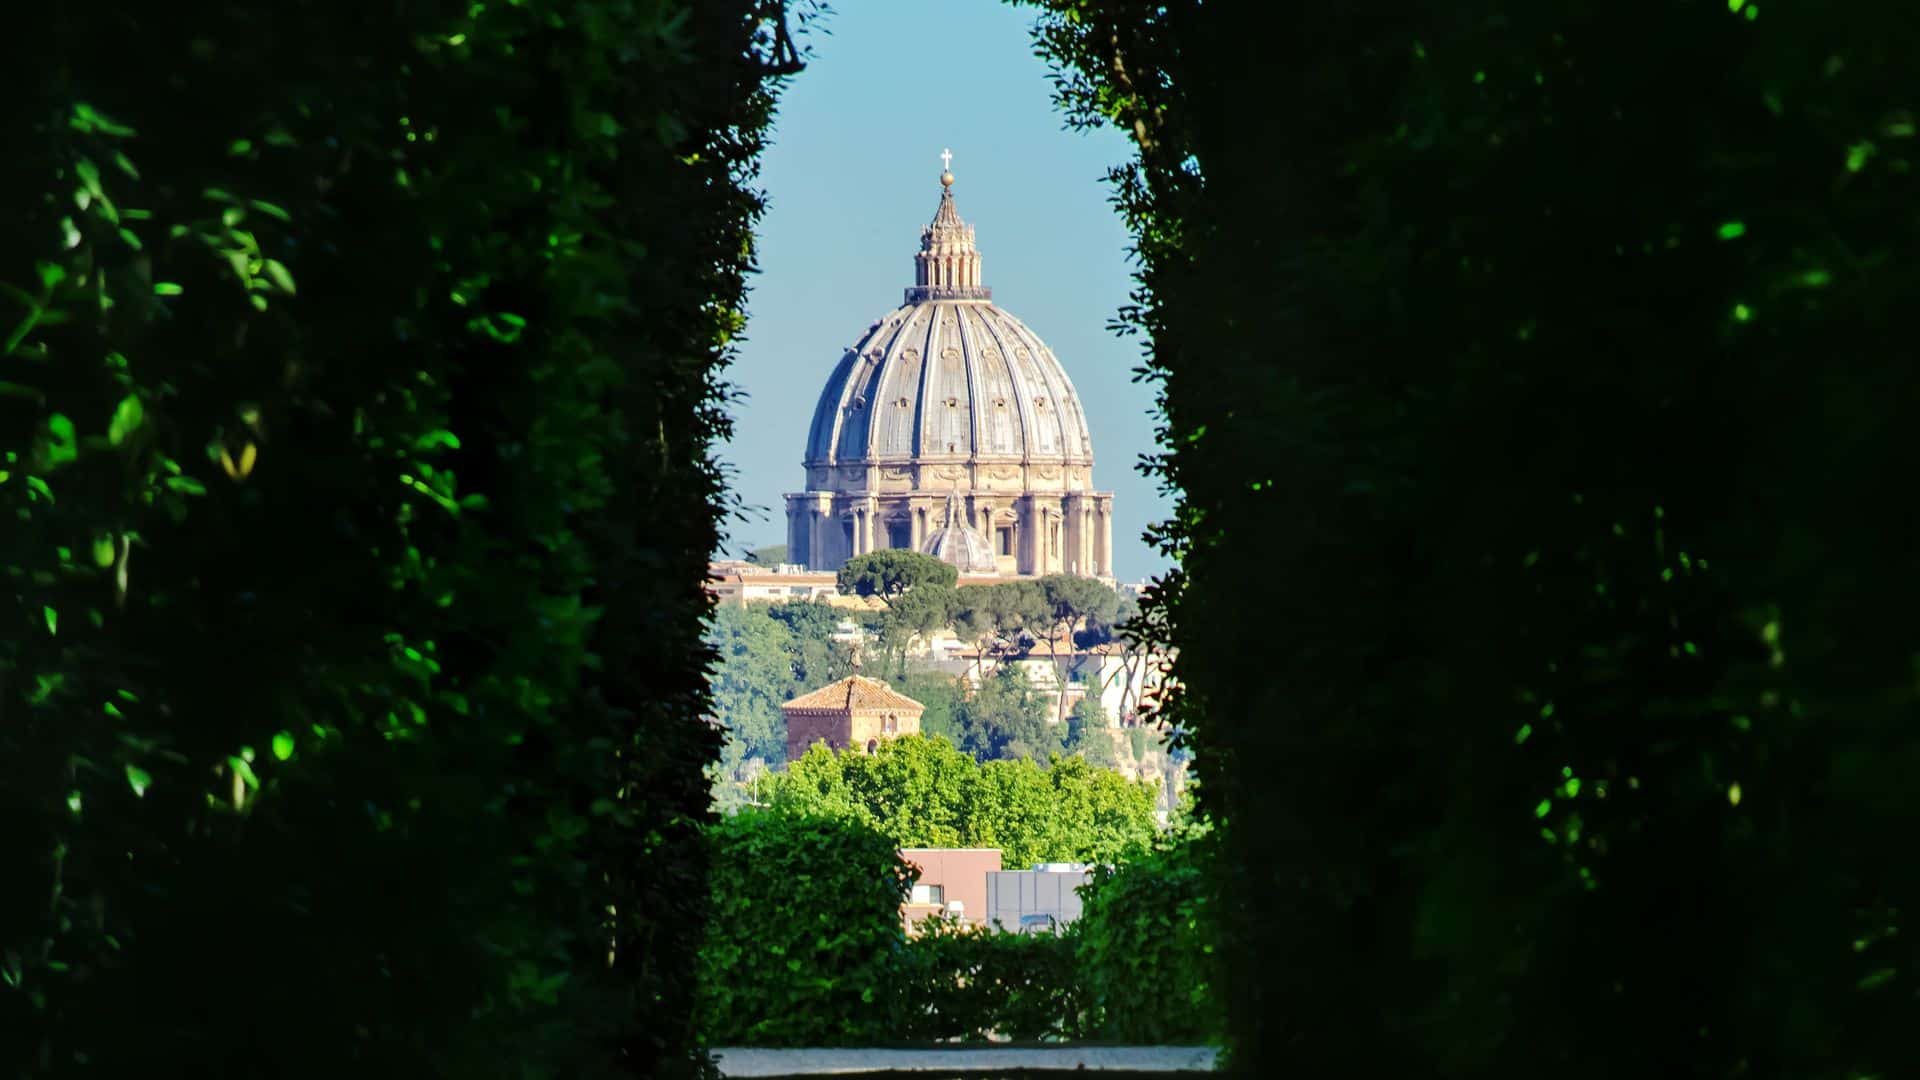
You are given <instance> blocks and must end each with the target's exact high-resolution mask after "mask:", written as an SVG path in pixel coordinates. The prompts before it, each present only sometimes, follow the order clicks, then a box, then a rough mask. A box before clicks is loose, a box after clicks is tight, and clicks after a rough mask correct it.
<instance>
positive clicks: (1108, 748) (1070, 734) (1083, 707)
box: [1065, 695, 1138, 769]
mask: <svg viewBox="0 0 1920 1080" xmlns="http://www.w3.org/2000/svg"><path fill="white" fill-rule="evenodd" d="M1136 730H1138V729H1136ZM1065 750H1066V752H1067V753H1069V754H1078V755H1080V756H1081V757H1083V758H1086V759H1087V764H1089V765H1092V766H1095V767H1096V768H1104V769H1110V768H1113V767H1114V766H1115V765H1117V764H1119V761H1118V759H1117V758H1116V757H1115V756H1114V753H1113V738H1112V737H1111V736H1110V735H1109V734H1108V727H1107V711H1106V710H1105V709H1103V708H1101V707H1100V701H1099V699H1098V698H1095V697H1093V696H1091V695H1089V696H1087V697H1083V698H1081V699H1080V700H1079V701H1076V702H1074V705H1073V711H1072V712H1071V713H1069V714H1068V715H1067V737H1066V743H1065Z"/></svg>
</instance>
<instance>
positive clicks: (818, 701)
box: [780, 675, 927, 714]
mask: <svg viewBox="0 0 1920 1080" xmlns="http://www.w3.org/2000/svg"><path fill="white" fill-rule="evenodd" d="M780 707H781V708H782V709H835V710H840V711H846V712H856V711H865V710H867V709H899V710H901V711H902V712H906V711H912V712H914V713H916V714H917V713H922V712H925V711H926V708H927V707H926V706H925V705H922V704H920V703H919V702H917V701H915V700H913V699H912V698H910V697H908V696H907V695H905V694H902V693H899V692H898V691H895V690H894V689H893V688H891V687H889V686H888V685H887V684H886V683H883V682H881V681H879V680H878V679H869V678H866V677H864V676H860V675H849V676H847V677H846V678H844V679H841V680H840V681H839V682H836V683H828V684H827V685H825V686H823V687H821V688H820V689H818V690H815V691H813V692H812V693H810V694H801V695H800V696H799V697H797V698H794V699H793V700H792V701H789V702H787V703H786V704H785V705H782V706H780Z"/></svg>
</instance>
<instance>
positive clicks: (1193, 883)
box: [1073, 837, 1222, 1043]
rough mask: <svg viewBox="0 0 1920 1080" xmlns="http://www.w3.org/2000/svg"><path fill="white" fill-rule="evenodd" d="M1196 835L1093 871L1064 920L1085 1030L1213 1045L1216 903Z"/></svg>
mask: <svg viewBox="0 0 1920 1080" xmlns="http://www.w3.org/2000/svg"><path fill="white" fill-rule="evenodd" d="M1206 844H1207V840H1206V838H1205V837H1201V838H1198V839H1193V840H1189V841H1187V842H1185V843H1182V844H1179V845H1177V846H1174V847H1171V848H1168V849H1166V850H1162V851H1157V852H1155V853H1153V854H1151V855H1148V856H1146V857H1144V858H1142V859H1139V860H1137V861H1134V862H1130V863H1127V864H1126V865H1124V866H1121V867H1118V868H1106V869H1102V870H1099V871H1096V872H1095V875H1094V879H1093V881H1092V882H1090V883H1089V884H1088V885H1087V886H1086V888H1085V889H1084V891H1083V892H1082V894H1081V895H1082V897H1083V899H1084V901H1085V905H1086V906H1085V910H1084V911H1083V912H1082V914H1081V917H1080V921H1079V922H1077V923H1075V924H1074V926H1073V930H1074V937H1075V939H1076V942H1077V946H1076V949H1075V961H1076V966H1077V974H1078V977H1079V981H1080V987H1081V993H1082V995H1083V997H1082V999H1081V1004H1082V1007H1084V1008H1085V1009H1086V1010H1088V1011H1089V1012H1090V1013H1092V1014H1093V1015H1094V1016H1095V1018H1096V1023H1095V1025H1094V1028H1093V1031H1092V1032H1091V1033H1092V1034H1095V1035H1097V1036H1098V1037H1099V1038H1102V1039H1112V1040H1116V1041H1123V1042H1144V1043H1190V1042H1215V1041H1218V1040H1219V1039H1220V1038H1221V1036H1222V1032H1221V1029H1220V1022H1221V1014H1220V1009H1219V1003H1218V1001H1217V999H1216V996H1215V989H1214V988H1215V987H1216V986H1217V985H1218V983H1217V981H1216V979H1215V974H1214V965H1215V962H1216V956H1215V952H1214V944H1213V942H1214V934H1213V929H1214V918H1215V914H1214V912H1215V908H1216V906H1217V905H1216V904H1215V901H1214V898H1213V896H1212V890H1211V888H1210V885H1211V879H1210V878H1209V877H1208V876H1207V874H1206V873H1205V871H1204V870H1203V866H1204V862H1203V859H1204V847H1205V845H1206Z"/></svg>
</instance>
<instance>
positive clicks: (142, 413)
mask: <svg viewBox="0 0 1920 1080" xmlns="http://www.w3.org/2000/svg"><path fill="white" fill-rule="evenodd" d="M146 418H147V410H146V407H145V406H143V405H141V404H140V396H139V395H138V394H128V395H127V396H126V397H123V398H121V399H120V404H118V405H116V406H114V409H113V421H112V422H111V423H109V424H108V425H107V439H108V440H109V441H110V442H112V443H113V445H115V446H119V445H120V444H121V443H123V442H126V441H127V436H129V435H131V434H133V433H134V432H135V431H137V430H139V428H140V425H141V424H143V423H145V422H146Z"/></svg>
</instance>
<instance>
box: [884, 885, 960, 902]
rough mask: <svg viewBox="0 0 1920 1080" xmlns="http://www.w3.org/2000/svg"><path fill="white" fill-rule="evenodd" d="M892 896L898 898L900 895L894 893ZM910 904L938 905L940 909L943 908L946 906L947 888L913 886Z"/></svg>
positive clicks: (939, 886)
mask: <svg viewBox="0 0 1920 1080" xmlns="http://www.w3.org/2000/svg"><path fill="white" fill-rule="evenodd" d="M893 895H895V896H899V895H900V894H899V893H894V894H893ZM912 902H913V903H916V904H939V905H940V906H941V907H945V906H946V905H947V887H946V886H945V885H915V886H914V887H913V901H912Z"/></svg>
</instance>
